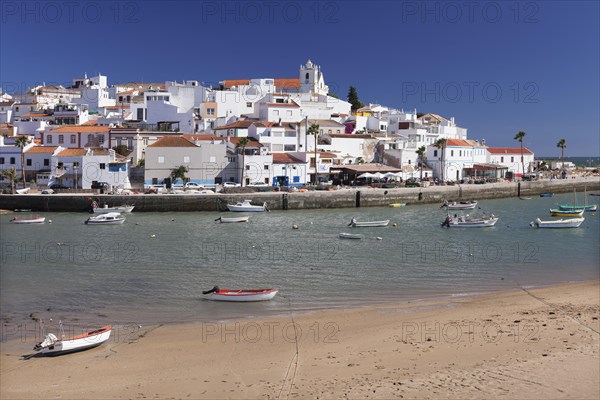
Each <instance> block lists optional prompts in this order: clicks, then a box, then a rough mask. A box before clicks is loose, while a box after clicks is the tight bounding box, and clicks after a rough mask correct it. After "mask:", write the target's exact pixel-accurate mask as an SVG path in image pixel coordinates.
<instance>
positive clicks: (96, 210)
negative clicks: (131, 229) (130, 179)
mask: <svg viewBox="0 0 600 400" xmlns="http://www.w3.org/2000/svg"><path fill="white" fill-rule="evenodd" d="M134 207H135V206H130V205H127V204H124V205H122V206H113V207H109V206H108V204H104V206H102V207H93V210H94V213H109V212H116V213H130V212H132V211H133V208H134Z"/></svg>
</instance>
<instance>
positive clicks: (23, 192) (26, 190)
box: [17, 188, 31, 194]
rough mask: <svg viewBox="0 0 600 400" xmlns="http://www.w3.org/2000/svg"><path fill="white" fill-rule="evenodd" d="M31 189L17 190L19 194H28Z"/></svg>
mask: <svg viewBox="0 0 600 400" xmlns="http://www.w3.org/2000/svg"><path fill="white" fill-rule="evenodd" d="M29 190H31V188H24V189H17V194H27V193H29Z"/></svg>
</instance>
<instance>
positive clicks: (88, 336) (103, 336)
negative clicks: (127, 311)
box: [33, 325, 112, 356]
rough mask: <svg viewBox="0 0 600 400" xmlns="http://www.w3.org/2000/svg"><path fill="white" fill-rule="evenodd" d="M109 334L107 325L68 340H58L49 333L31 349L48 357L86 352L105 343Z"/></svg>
mask: <svg viewBox="0 0 600 400" xmlns="http://www.w3.org/2000/svg"><path fill="white" fill-rule="evenodd" d="M61 326H62V325H61ZM111 332H112V326H110V325H109V326H105V327H103V328H100V329H97V330H94V331H91V332H87V333H84V334H83V335H79V336H74V337H71V338H68V339H58V338H57V337H56V336H55V335H54V334H52V333H49V334H48V335H46V338H45V339H44V340H43V341H42V342H40V343H38V344H36V345H35V347H34V348H33V349H34V350H36V351H38V353H41V354H44V355H48V356H55V355H59V354H66V353H73V352H75V351H81V350H87V349H91V348H93V347H96V346H99V345H101V344H102V343H104V342H106V341H107V340H108V339H109V338H110V333H111Z"/></svg>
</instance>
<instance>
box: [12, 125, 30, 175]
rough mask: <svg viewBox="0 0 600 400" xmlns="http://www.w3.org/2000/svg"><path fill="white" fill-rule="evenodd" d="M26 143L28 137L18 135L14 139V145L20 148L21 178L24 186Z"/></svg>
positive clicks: (27, 142)
mask: <svg viewBox="0 0 600 400" xmlns="http://www.w3.org/2000/svg"><path fill="white" fill-rule="evenodd" d="M28 144H29V139H28V138H27V136H19V137H18V138H17V139H16V140H15V146H16V147H20V148H21V175H22V177H21V179H22V180H23V187H25V182H27V180H26V179H25V146H27V145H28Z"/></svg>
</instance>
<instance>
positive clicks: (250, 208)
mask: <svg viewBox="0 0 600 400" xmlns="http://www.w3.org/2000/svg"><path fill="white" fill-rule="evenodd" d="M227 208H228V209H229V211H236V212H262V211H269V209H268V208H267V202H266V201H265V202H264V203H263V205H262V206H255V205H252V200H244V201H242V202H237V203H236V204H227Z"/></svg>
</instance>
